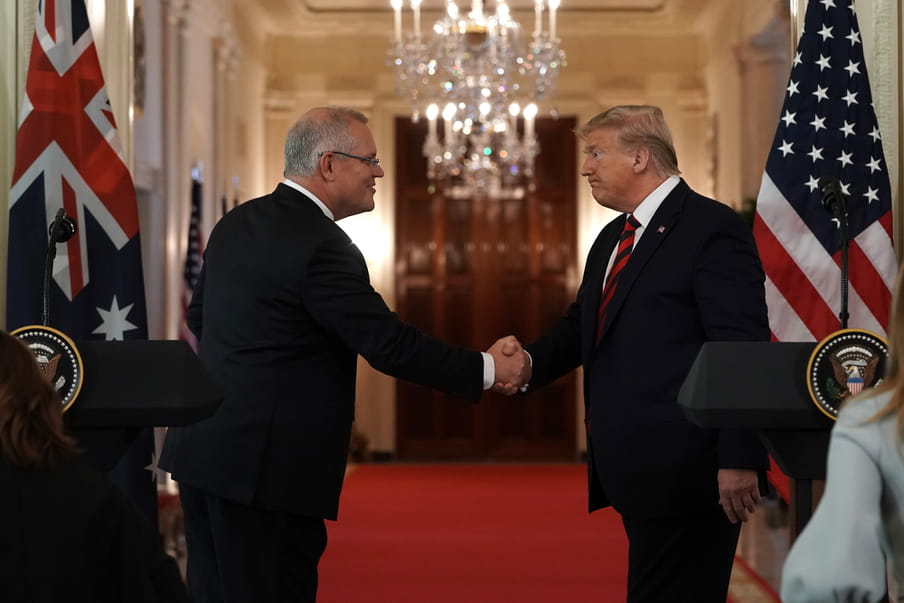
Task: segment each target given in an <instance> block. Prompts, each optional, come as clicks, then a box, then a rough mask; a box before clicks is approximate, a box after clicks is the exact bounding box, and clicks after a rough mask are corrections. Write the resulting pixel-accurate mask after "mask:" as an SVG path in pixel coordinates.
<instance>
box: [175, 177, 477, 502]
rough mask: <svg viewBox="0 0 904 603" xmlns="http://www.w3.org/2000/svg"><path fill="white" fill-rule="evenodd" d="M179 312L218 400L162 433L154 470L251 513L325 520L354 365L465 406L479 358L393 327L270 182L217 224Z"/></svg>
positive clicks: (352, 254) (316, 221) (339, 476)
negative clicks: (266, 190) (185, 310)
mask: <svg viewBox="0 0 904 603" xmlns="http://www.w3.org/2000/svg"><path fill="white" fill-rule="evenodd" d="M204 257H205V262H204V267H203V269H202V272H201V276H200V280H199V281H198V284H197V287H196V288H195V292H194V296H193V298H192V301H191V304H190V306H189V314H188V318H189V326H190V327H191V329H192V330H193V331H194V332H195V333H196V334H198V335H199V336H200V348H199V356H200V358H201V361H202V362H203V364H204V365H205V367H206V368H207V369H208V370H209V371H210V373H211V375H212V376H213V378H214V379H215V381H217V382H218V384H219V385H220V387H221V388H222V390H223V393H224V400H223V403H222V405H221V406H220V408H219V409H218V410H217V412H216V413H215V414H214V415H213V416H212V417H210V418H208V419H205V420H203V421H199V422H197V423H195V424H192V425H189V426H187V427H180V428H171V429H170V430H169V432H168V434H167V438H166V442H165V445H164V449H163V452H162V454H161V459H160V463H159V465H160V466H161V467H162V468H164V469H166V470H167V471H170V472H172V473H173V476H174V478H175V479H176V480H179V481H181V482H185V483H187V484H190V485H192V486H196V487H198V488H200V489H202V490H205V491H207V492H209V493H211V494H214V495H217V496H219V497H221V498H226V499H229V500H234V501H237V502H240V503H243V504H249V505H250V504H253V505H255V506H258V507H260V508H263V509H266V510H273V511H283V512H289V513H297V514H301V515H308V516H311V517H324V518H328V519H335V518H336V515H337V512H338V507H339V491H340V489H341V487H342V481H343V478H344V475H345V465H346V458H347V456H348V444H349V436H350V433H351V425H352V421H353V420H354V404H355V371H356V365H357V356H358V354H361V355H362V356H363V357H364V358H365V359H366V360H367V361H368V362H369V363H370V364H371V365H372V366H373V367H374V368H375V369H377V370H379V371H382V372H384V373H387V374H389V375H392V376H395V377H400V378H404V379H408V380H411V381H415V382H418V383H421V384H424V385H428V386H431V387H435V388H437V389H441V390H443V391H445V392H447V393H450V394H454V395H458V396H461V397H464V398H468V399H472V400H476V399H477V398H479V397H480V395H481V393H482V390H483V359H482V358H481V356H480V353H479V352H477V351H473V350H467V349H464V348H459V347H454V346H449V345H447V344H445V343H443V342H441V341H439V340H436V339H433V338H431V337H428V336H426V335H424V334H423V333H421V332H420V331H418V330H417V329H415V328H414V327H412V326H410V325H407V324H405V323H404V322H402V321H401V320H399V318H398V317H397V316H396V315H395V314H394V313H393V312H391V311H390V310H389V308H387V307H386V304H385V303H384V302H383V299H382V298H381V297H380V295H379V294H378V293H377V292H376V291H374V290H373V288H372V287H371V285H370V278H369V275H368V273H367V266H366V264H365V262H364V257H363V256H362V255H361V253H360V251H358V248H357V247H355V245H354V244H352V242H351V240H350V239H349V238H348V236H347V235H346V234H345V232H344V231H343V230H342V229H341V228H340V227H339V226H338V225H336V224H335V223H334V222H333V221H331V220H330V219H329V218H327V217H326V216H324V214H323V212H322V211H321V210H320V208H319V207H317V205H316V204H315V203H314V202H313V201H312V200H311V199H309V198H307V197H306V196H305V195H303V194H301V193H300V192H298V191H296V190H295V189H293V188H292V187H289V186H286V185H284V184H280V185H279V186H277V188H276V190H275V191H274V192H273V193H272V194H270V195H266V196H264V197H260V198H258V199H254V200H252V201H249V202H247V203H244V204H242V205H240V206H239V207H237V208H235V209H234V210H232V211H231V212H229V213H228V214H227V215H226V216H224V217H223V219H222V220H220V222H219V223H218V224H217V225H216V227H215V228H214V230H213V232H212V233H211V236H210V240H209V242H208V245H207V249H206V251H205V254H204Z"/></svg>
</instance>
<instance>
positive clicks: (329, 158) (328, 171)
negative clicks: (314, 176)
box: [318, 153, 336, 182]
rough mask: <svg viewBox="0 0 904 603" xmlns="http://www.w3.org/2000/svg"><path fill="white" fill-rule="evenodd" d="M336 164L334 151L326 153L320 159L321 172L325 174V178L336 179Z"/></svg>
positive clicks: (328, 179)
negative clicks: (334, 168) (334, 167)
mask: <svg viewBox="0 0 904 603" xmlns="http://www.w3.org/2000/svg"><path fill="white" fill-rule="evenodd" d="M334 165H335V163H334V157H333V154H332V153H324V154H323V155H321V156H320V158H319V160H318V166H319V168H320V173H321V174H323V179H324V180H326V181H327V182H333V181H334V180H335V179H336V172H335V170H333V166H334Z"/></svg>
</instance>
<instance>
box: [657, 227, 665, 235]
mask: <svg viewBox="0 0 904 603" xmlns="http://www.w3.org/2000/svg"><path fill="white" fill-rule="evenodd" d="M656 232H658V233H659V234H662V233H664V232H665V226H660V227H659V228H657V229H656Z"/></svg>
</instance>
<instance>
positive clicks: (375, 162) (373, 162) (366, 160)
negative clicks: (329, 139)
mask: <svg viewBox="0 0 904 603" xmlns="http://www.w3.org/2000/svg"><path fill="white" fill-rule="evenodd" d="M327 153H332V154H333V155H342V156H343V157H350V158H352V159H358V160H359V161H363V162H364V163H368V164H370V167H372V168H375V167H377V166H379V165H380V160H379V159H377V158H376V157H362V156H361V155H352V154H351V153H346V152H345V151H321V152H319V153H317V156H318V157H323V156H324V155H326V154H327Z"/></svg>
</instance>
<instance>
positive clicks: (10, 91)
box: [0, 0, 30, 328]
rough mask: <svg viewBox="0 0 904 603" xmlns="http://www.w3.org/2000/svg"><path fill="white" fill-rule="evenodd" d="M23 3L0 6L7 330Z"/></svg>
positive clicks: (1, 223)
mask: <svg viewBox="0 0 904 603" xmlns="http://www.w3.org/2000/svg"><path fill="white" fill-rule="evenodd" d="M24 4H30V3H27V2H24V0H16V1H15V2H3V3H0V86H2V88H0V123H2V124H3V128H2V130H0V131H2V133H3V151H2V153H0V326H3V327H4V328H5V327H6V244H7V222H8V217H9V212H8V211H7V210H6V208H7V207H8V206H9V187H10V185H11V183H12V176H13V165H14V163H15V150H16V134H15V132H16V123H17V121H18V120H17V119H16V111H17V108H18V106H19V101H18V100H17V99H18V98H20V96H21V94H20V92H19V91H20V88H21V87H20V84H19V77H20V67H19V63H20V62H19V60H18V57H19V55H20V52H19V46H20V37H21V34H20V32H21V31H22V30H23V29H24V27H23V26H22V24H21V23H20V19H21V15H22V13H23V6H22V5H24Z"/></svg>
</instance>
